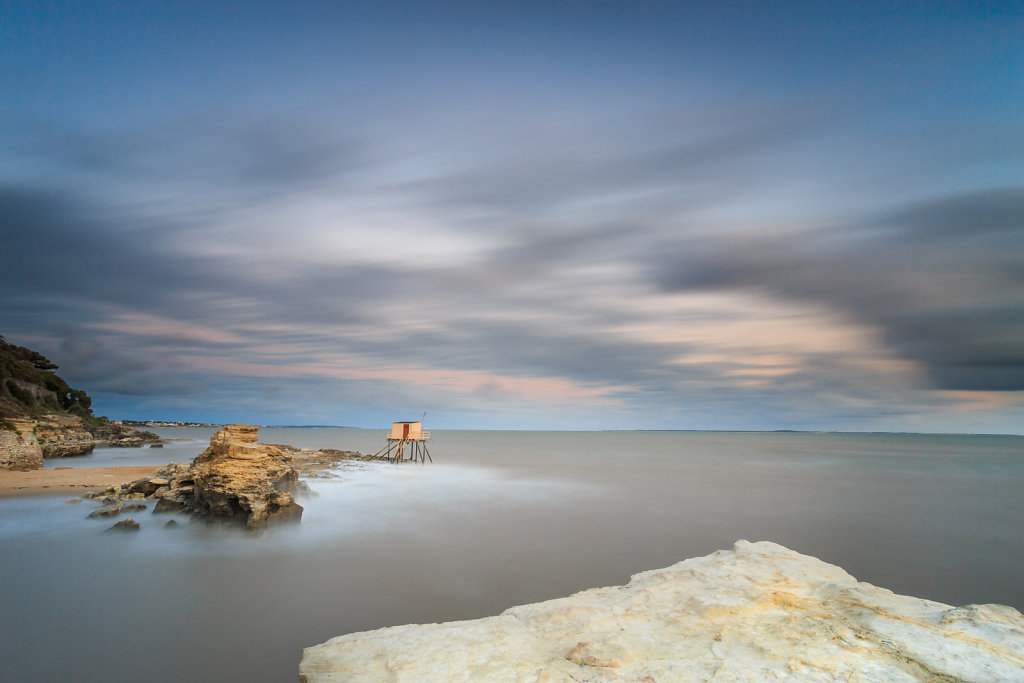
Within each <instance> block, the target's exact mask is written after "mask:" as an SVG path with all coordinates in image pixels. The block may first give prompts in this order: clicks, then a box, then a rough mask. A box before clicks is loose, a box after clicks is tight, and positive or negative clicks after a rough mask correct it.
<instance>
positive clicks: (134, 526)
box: [107, 517, 140, 531]
mask: <svg viewBox="0 0 1024 683" xmlns="http://www.w3.org/2000/svg"><path fill="white" fill-rule="evenodd" d="M139 526H140V525H139V523H138V522H136V521H135V520H134V519H132V518H131V517H129V518H128V519H122V520H121V521H120V522H118V523H117V524H115V525H114V526H112V527H110V528H109V529H107V531H138V530H139Z"/></svg>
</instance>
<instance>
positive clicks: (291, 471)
mask: <svg viewBox="0 0 1024 683" xmlns="http://www.w3.org/2000/svg"><path fill="white" fill-rule="evenodd" d="M258 431H259V428H258V427H254V426H252V425H243V424H230V425H225V426H224V428H223V429H221V430H220V431H218V432H215V433H214V434H213V436H212V437H210V446H209V448H207V449H206V450H205V451H203V452H202V453H201V454H200V455H199V456H197V457H196V458H195V459H194V460H193V461H192V463H191V464H190V465H186V464H177V463H171V464H169V465H167V466H166V467H163V468H161V469H159V470H157V472H156V473H155V475H154V476H150V477H144V478H142V479H137V480H135V481H131V482H127V483H125V484H121V485H119V486H111V487H108V488H107V489H105V490H103V491H101V492H98V493H93V494H89V495H88V496H87V497H90V498H92V499H93V500H95V501H96V502H98V503H100V504H101V505H102V507H101V508H99V509H97V510H96V511H94V512H93V513H92V515H90V516H91V517H102V516H113V515H117V514H120V513H121V512H125V511H134V510H137V509H138V503H137V500H138V499H141V498H145V499H147V500H152V501H155V502H156V504H155V505H154V506H153V513H154V514H163V513H174V512H184V513H188V514H191V515H193V516H195V517H201V518H205V519H207V520H210V521H226V522H237V523H240V524H244V525H245V526H246V527H248V528H249V529H259V528H262V527H264V526H266V525H268V524H271V523H279V522H286V521H299V520H300V519H301V517H302V506H301V505H299V504H298V503H297V502H295V498H294V495H295V494H297V493H299V492H300V491H303V490H306V489H307V487H306V485H305V483H304V482H301V481H299V475H300V474H308V475H309V476H314V477H315V476H318V474H321V473H322V470H325V469H327V468H328V467H330V466H331V465H333V464H335V463H337V462H338V461H340V460H364V459H371V458H369V456H363V455H362V454H360V453H356V452H354V451H336V450H323V451H318V450H312V449H299V448H294V447H292V446H285V445H276V444H274V445H272V444H261V443H258V442H257V435H258ZM133 499H134V500H135V501H136V503H135V505H133V504H132V502H131V501H132V500H133Z"/></svg>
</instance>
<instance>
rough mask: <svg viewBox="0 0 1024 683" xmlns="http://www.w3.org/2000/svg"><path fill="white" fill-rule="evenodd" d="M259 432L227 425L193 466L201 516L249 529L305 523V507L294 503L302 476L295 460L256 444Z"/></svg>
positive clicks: (241, 426) (213, 438)
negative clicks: (239, 522) (238, 522)
mask: <svg viewBox="0 0 1024 683" xmlns="http://www.w3.org/2000/svg"><path fill="white" fill-rule="evenodd" d="M258 430H259V427H254V426H252V425H242V424H230V425H225V426H224V429H223V430H221V431H219V432H216V433H214V435H213V436H212V437H211V438H210V447H209V448H207V449H206V450H205V451H204V452H203V453H202V454H200V455H199V456H198V457H197V458H196V459H195V460H194V461H192V468H191V474H192V478H193V480H194V483H193V487H194V488H193V492H192V495H193V496H194V498H195V504H196V511H197V512H200V513H205V514H207V515H209V516H210V517H211V518H214V519H237V520H242V521H244V522H245V524H246V526H247V527H249V528H250V529H256V528H260V527H262V526H265V525H266V524H267V523H268V522H270V521H284V520H295V521H297V520H298V519H299V518H301V517H302V506H301V505H299V504H298V503H296V502H295V500H294V498H292V491H294V489H295V487H296V485H297V484H298V481H299V475H298V472H297V471H296V470H295V468H294V467H293V466H292V464H291V458H290V457H289V456H288V455H286V454H284V453H282V452H281V450H280V449H278V448H276V447H275V446H269V445H266V444H259V443H256V435H257V431H258Z"/></svg>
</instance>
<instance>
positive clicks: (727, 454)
mask: <svg viewBox="0 0 1024 683" xmlns="http://www.w3.org/2000/svg"><path fill="white" fill-rule="evenodd" d="M156 431H159V432H160V433H161V434H163V435H165V436H174V437H178V438H191V439H193V440H192V441H188V442H176V443H175V444H172V445H168V446H167V447H165V448H164V449H100V450H97V452H96V454H95V455H94V456H88V457H85V458H80V459H75V460H74V461H73V463H72V461H70V460H69V461H65V462H60V463H53V462H51V463H48V466H54V465H55V464H56V465H59V466H68V465H72V464H73V465H74V466H98V465H112V464H120V465H132V464H162V463H165V462H168V461H171V460H177V461H181V462H184V461H187V460H190V459H191V458H192V457H194V456H195V455H196V454H198V453H199V452H200V451H201V450H202V448H203V447H204V445H205V442H206V441H207V440H208V438H209V435H210V433H212V431H213V430H209V429H207V430H198V429H197V430H156ZM260 439H261V441H263V442H268V443H290V444H293V445H296V446H310V447H332V448H343V449H355V450H361V451H363V452H368V451H369V452H372V451H375V450H377V448H379V447H380V445H382V443H383V431H364V430H349V429H264V430H261V433H260ZM431 452H432V453H433V455H434V459H435V464H434V465H426V466H421V465H412V464H405V465H401V466H392V465H388V464H361V465H358V466H357V467H356V468H354V469H349V470H344V471H342V473H341V474H342V477H341V478H338V479H332V480H313V481H311V482H310V484H311V487H312V489H313V491H314V495H313V497H310V498H307V499H303V500H302V501H301V502H302V504H303V505H304V506H305V508H306V509H305V513H304V515H303V519H302V523H301V524H300V525H299V526H297V527H285V528H279V529H274V530H270V531H268V532H266V533H263V534H258V535H254V534H247V533H245V532H242V531H239V530H234V529H225V528H221V527H208V526H206V525H205V524H201V523H190V522H188V521H186V520H185V519H184V518H182V517H179V518H178V519H179V525H178V526H177V527H175V528H165V527H164V526H163V524H164V521H165V520H166V519H167V518H166V517H157V516H153V515H151V514H150V513H149V512H148V511H147V512H143V513H138V514H136V516H135V517H136V519H139V520H140V521H141V522H142V529H141V531H140V532H139V533H137V534H133V535H117V534H104V533H103V531H104V529H106V528H107V527H108V526H109V525H110V523H111V521H109V520H107V521H100V520H86V519H84V517H85V515H86V514H88V512H89V511H90V510H91V509H93V507H94V504H93V503H91V502H88V501H85V502H82V503H80V504H77V505H71V504H65V503H64V502H62V501H63V499H64V498H65V497H66V495H62V496H44V497H33V498H15V499H6V500H0V577H2V580H3V586H2V591H0V663H2V666H0V678H3V679H4V680H12V681H15V680H17V681H24V680H60V679H66V680H76V681H101V680H104V681H119V680H143V679H144V680H149V681H178V680H183V679H191V680H252V681H282V680H285V681H287V680H295V678H296V675H297V665H298V661H299V658H300V656H301V649H302V647H305V646H310V645H314V644H317V643H320V642H322V641H324V640H326V639H328V638H331V637H333V636H336V635H340V634H343V633H348V632H352V631H361V630H367V629H374V628H379V627H382V626H389V625H396V624H405V623H413V622H436V621H447V620H453V619H469V618H476V617H482V616H486V615H490V614H496V613H498V612H500V611H502V610H504V609H505V608H507V607H509V606H512V605H516V604H522V603H527V602H536V601H539V600H544V599H548V598H553V597H557V596H562V595H567V594H570V593H572V592H575V591H578V590H582V589H585V588H589V587H593V586H600V585H612V584H620V583H623V582H625V581H627V580H628V578H629V576H630V574H633V573H636V572H639V571H643V570H647V569H655V568H659V567H664V566H667V565H670V564H672V563H674V562H677V561H679V560H682V559H685V558H688V557H694V556H698V555H704V554H707V553H709V552H712V551H714V550H716V549H719V548H728V547H730V546H731V545H732V543H733V542H734V541H736V540H737V539H739V538H746V539H749V540H752V541H756V540H772V541H776V542H779V543H782V544H784V545H786V546H789V547H791V548H793V549H795V550H798V551H800V552H803V553H806V554H810V555H815V556H818V557H820V558H822V559H824V560H826V561H828V562H833V563H835V564H839V565H841V566H843V567H844V568H845V569H847V570H848V571H849V572H850V573H851V574H853V575H854V576H856V577H857V578H859V579H861V580H864V581H869V582H871V583H874V584H877V585H881V586H884V587H886V588H890V589H892V590H895V591H897V592H900V593H909V594H913V595H917V596H920V597H926V598H930V599H934V600H939V601H942V602H947V603H953V604H964V603H972V602H973V603H984V602H999V603H1005V604H1011V605H1013V606H1015V607H1017V608H1022V607H1024V586H1022V585H1021V583H1020V581H1019V575H1020V570H1019V568H1020V567H1021V566H1024V543H1022V541H1024V534H1022V532H1021V525H1020V520H1021V519H1022V518H1024V496H1021V495H1020V491H1021V490H1022V486H1024V437H995V436H915V435H842V434H774V433H703V432H683V433H671V432H603V433H601V432H583V433H580V432H474V431H467V432H459V431H435V432H434V441H433V442H432V446H431Z"/></svg>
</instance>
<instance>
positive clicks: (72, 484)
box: [0, 465, 159, 498]
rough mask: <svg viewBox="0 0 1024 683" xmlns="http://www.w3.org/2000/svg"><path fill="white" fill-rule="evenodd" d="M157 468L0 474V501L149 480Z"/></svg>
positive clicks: (60, 469) (84, 469)
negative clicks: (142, 479) (16, 497)
mask: <svg viewBox="0 0 1024 683" xmlns="http://www.w3.org/2000/svg"><path fill="white" fill-rule="evenodd" d="M158 469H159V467H152V466H149V465H143V466H141V467H88V468H86V467H74V468H72V467H57V468H54V469H49V470H31V471H28V472H12V471H7V470H4V471H0V498H12V497H15V496H34V495H41V494H48V493H82V492H84V491H88V490H90V489H99V488H103V487H106V486H110V485H112V484H121V483H123V482H126V481H132V480H134V479H140V478H142V477H146V476H152V475H153V474H155V473H156V471H157V470H158Z"/></svg>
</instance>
